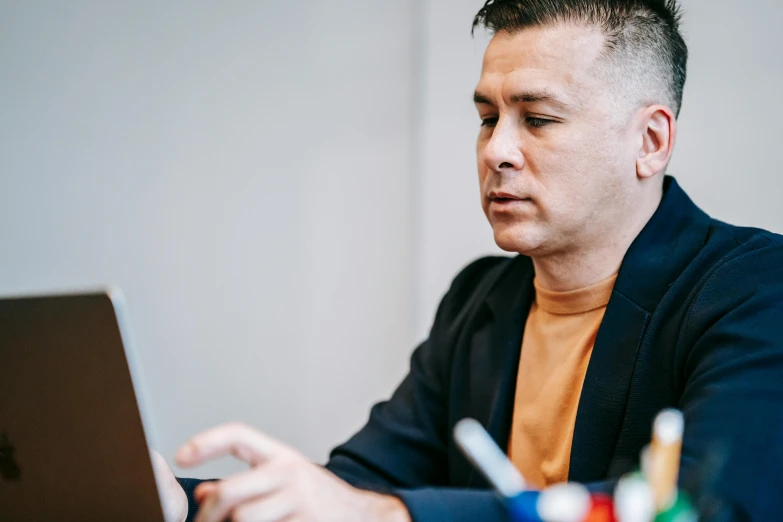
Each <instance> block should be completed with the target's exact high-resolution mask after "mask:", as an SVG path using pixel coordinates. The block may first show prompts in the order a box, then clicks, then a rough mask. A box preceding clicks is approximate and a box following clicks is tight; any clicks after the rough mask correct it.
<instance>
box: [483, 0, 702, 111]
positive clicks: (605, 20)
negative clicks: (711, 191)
mask: <svg viewBox="0 0 783 522" xmlns="http://www.w3.org/2000/svg"><path fill="white" fill-rule="evenodd" d="M681 19H682V11H681V10H680V7H679V5H678V4H677V0H487V2H486V3H485V4H484V7H482V8H481V10H480V11H479V12H478V14H477V15H476V17H475V18H474V20H473V31H474V32H475V30H476V28H477V27H484V28H486V29H488V30H489V31H490V32H492V33H498V32H501V31H505V32H508V33H511V34H514V33H516V32H519V31H521V30H523V29H526V28H529V27H551V26H554V25H558V24H566V23H575V24H585V25H592V26H596V27H599V28H600V29H601V31H602V32H603V34H604V35H605V37H606V52H605V56H606V57H607V58H609V59H610V60H612V61H616V62H617V63H619V64H622V65H623V66H625V67H627V68H631V69H634V71H632V73H631V74H634V73H640V72H641V73H642V74H643V75H644V78H636V80H637V81H638V80H641V81H642V82H643V83H645V84H649V83H653V84H656V85H644V88H645V89H657V90H658V92H659V93H660V90H661V89H663V90H664V92H662V93H660V94H661V95H662V96H663V99H662V100H657V101H659V102H666V103H668V104H670V107H671V109H672V110H674V111H675V113H676V114H678V115H679V112H680V107H681V106H682V91H683V88H684V87H685V76H686V69H687V62H688V47H687V46H686V45H685V41H684V40H683V38H682V35H681V34H680V20H681ZM640 61H644V67H640V65H641V64H640ZM643 69H644V72H642V70H643ZM618 74H619V75H621V76H622V75H627V72H623V71H620V72H618ZM637 76H638V74H637ZM645 94H646V95H650V93H645Z"/></svg>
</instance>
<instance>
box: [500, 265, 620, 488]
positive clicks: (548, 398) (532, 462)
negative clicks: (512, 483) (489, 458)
mask: <svg viewBox="0 0 783 522" xmlns="http://www.w3.org/2000/svg"><path fill="white" fill-rule="evenodd" d="M616 278H617V276H616V275H615V276H612V277H610V278H609V279H606V280H604V281H601V282H600V283H597V284H595V285H593V286H589V287H587V288H582V289H579V290H572V291H569V292H554V291H551V290H546V289H544V288H541V287H540V286H539V285H538V282H536V281H534V285H535V289H536V298H535V302H534V303H533V305H532V306H531V308H530V314H529V315H528V318H527V323H526V324H525V334H524V338H523V339H522V354H521V356H520V361H519V373H518V376H517V387H516V396H515V400H514V416H513V421H512V425H511V436H510V438H509V448H508V452H509V457H510V458H511V461H512V462H513V463H514V465H515V466H516V467H517V468H518V469H519V471H520V472H521V473H522V475H523V476H524V477H525V479H526V480H527V481H528V483H529V484H530V485H531V486H533V487H536V488H545V487H547V486H550V485H552V484H557V483H559V482H565V481H566V480H568V468H569V465H570V461H571V442H572V440H573V436H574V425H575V424H576V411H577V408H578V406H579V396H580V395H581V393H582V384H583V383H584V380H585V374H586V373H587V365H588V363H589V362H590V355H591V354H592V351H593V345H594V344H595V337H596V335H597V333H598V327H599V326H600V325H601V320H602V319H603V317H604V312H605V311H606V305H607V304H608V303H609V297H610V296H611V295H612V288H613V287H614V282H615V279H616Z"/></svg>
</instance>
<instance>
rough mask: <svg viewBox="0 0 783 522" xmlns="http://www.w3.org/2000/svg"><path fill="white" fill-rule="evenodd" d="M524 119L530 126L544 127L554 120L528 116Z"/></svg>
mask: <svg viewBox="0 0 783 522" xmlns="http://www.w3.org/2000/svg"><path fill="white" fill-rule="evenodd" d="M525 121H527V123H528V124H529V125H530V126H531V127H536V128H541V127H546V126H547V125H549V124H550V123H552V122H553V121H554V120H545V119H544V118H533V117H528V118H525Z"/></svg>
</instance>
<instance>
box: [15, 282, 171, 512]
mask: <svg viewBox="0 0 783 522" xmlns="http://www.w3.org/2000/svg"><path fill="white" fill-rule="evenodd" d="M123 317H124V311H123V306H122V298H121V296H120V294H119V293H118V292H117V291H108V292H97V293H92V294H84V295H63V296H46V297H23V298H4V299H0V521H2V522H5V521H13V522H27V521H51V520H58V521H60V520H62V521H69V520H78V521H87V520H96V521H97V520H101V521H106V520H111V521H114V522H116V521H124V520H128V521H139V520H144V521H152V522H163V513H162V509H161V505H160V500H159V496H158V490H157V486H156V483H155V477H154V474H153V470H152V464H151V462H150V456H149V452H148V449H147V441H148V435H149V433H148V432H145V426H144V423H143V422H142V413H141V410H142V408H140V407H139V404H140V402H139V401H138V400H137V393H138V392H139V391H140V386H139V382H138V376H137V375H135V374H136V366H135V364H134V362H133V352H132V350H131V347H130V346H129V345H128V343H127V342H123V341H127V329H126V328H124V327H123V325H122V323H123V321H122V319H123ZM134 376H135V378H134ZM134 380H135V381H136V385H137V386H136V387H135V388H134Z"/></svg>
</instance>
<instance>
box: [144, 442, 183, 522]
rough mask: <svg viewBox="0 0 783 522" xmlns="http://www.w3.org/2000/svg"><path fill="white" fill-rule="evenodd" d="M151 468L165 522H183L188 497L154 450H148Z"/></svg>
mask: <svg viewBox="0 0 783 522" xmlns="http://www.w3.org/2000/svg"><path fill="white" fill-rule="evenodd" d="M150 458H151V459H152V469H153V470H154V471H155V480H156V481H157V483H158V493H159V494H160V502H161V504H162V506H163V516H164V517H165V519H166V522H185V519H186V518H187V517H188V497H187V496H186V495H185V492H184V491H183V490H182V486H180V485H179V482H177V479H176V478H174V474H173V473H172V472H171V468H169V465H168V464H166V461H165V460H164V459H163V457H161V456H160V454H159V453H158V452H157V451H155V450H150Z"/></svg>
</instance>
